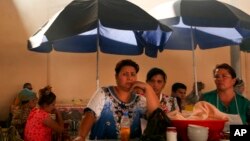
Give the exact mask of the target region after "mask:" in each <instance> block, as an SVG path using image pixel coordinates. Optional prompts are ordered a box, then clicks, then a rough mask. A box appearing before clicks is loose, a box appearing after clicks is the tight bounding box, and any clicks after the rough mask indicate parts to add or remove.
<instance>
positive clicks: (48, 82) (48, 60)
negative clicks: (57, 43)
mask: <svg viewBox="0 0 250 141" xmlns="http://www.w3.org/2000/svg"><path fill="white" fill-rule="evenodd" d="M47 85H50V55H49V53H48V54H47Z"/></svg>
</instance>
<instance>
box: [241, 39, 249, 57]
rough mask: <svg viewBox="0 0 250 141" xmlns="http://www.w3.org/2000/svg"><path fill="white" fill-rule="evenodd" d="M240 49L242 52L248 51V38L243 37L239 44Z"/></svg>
mask: <svg viewBox="0 0 250 141" xmlns="http://www.w3.org/2000/svg"><path fill="white" fill-rule="evenodd" d="M240 50H241V51H244V52H248V53H249V52H250V38H247V39H244V40H243V41H242V42H241V44H240Z"/></svg>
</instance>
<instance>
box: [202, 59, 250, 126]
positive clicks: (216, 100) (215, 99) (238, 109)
mask: <svg viewBox="0 0 250 141" xmlns="http://www.w3.org/2000/svg"><path fill="white" fill-rule="evenodd" d="M213 75H214V79H215V80H214V82H215V85H216V90H213V91H211V92H208V93H205V94H204V95H202V98H201V100H205V101H207V102H209V103H211V104H213V105H214V106H216V107H217V108H218V109H219V110H220V111H222V112H224V113H227V114H228V116H229V118H231V119H232V120H231V121H230V122H231V123H234V124H240V123H243V124H247V122H249V120H250V113H249V112H250V110H249V108H250V104H249V101H248V99H246V98H244V97H243V96H242V95H240V94H239V93H237V92H236V91H234V84H235V82H236V73H235V71H234V69H233V68H232V67H231V66H229V65H228V64H226V63H223V64H220V65H217V66H216V67H215V69H214V71H213Z"/></svg>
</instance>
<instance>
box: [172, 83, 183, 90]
mask: <svg viewBox="0 0 250 141" xmlns="http://www.w3.org/2000/svg"><path fill="white" fill-rule="evenodd" d="M178 89H185V90H186V89H187V86H186V85H185V84H183V83H174V84H173V85H172V92H176V91H177V90H178Z"/></svg>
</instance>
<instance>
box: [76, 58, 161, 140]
mask: <svg viewBox="0 0 250 141" xmlns="http://www.w3.org/2000/svg"><path fill="white" fill-rule="evenodd" d="M138 71H139V66H138V64H137V63H135V62H134V61H132V60H129V59H126V60H121V61H120V62H118V63H117V65H116V68H115V79H116V84H117V85H116V86H108V87H102V88H100V89H98V90H97V91H96V92H95V94H94V95H93V97H92V98H91V100H90V101H89V103H88V105H87V108H86V110H85V117H84V119H83V120H82V122H81V126H80V130H79V136H78V137H77V138H76V139H75V141H85V139H86V138H87V135H88V133H89V131H91V132H90V135H89V139H119V138H120V123H121V117H122V116H123V114H124V113H128V115H129V119H130V123H131V124H130V138H139V137H140V136H141V128H140V118H141V117H143V116H144V115H145V114H146V115H148V114H150V113H152V112H153V111H154V110H155V109H157V108H158V107H159V100H158V98H157V96H156V94H155V92H154V90H153V89H152V87H151V86H150V85H148V84H147V83H144V82H140V81H137V73H138ZM136 87H139V88H141V89H143V91H144V92H143V93H144V96H142V95H138V94H136V93H134V92H133V91H134V88H136Z"/></svg>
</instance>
